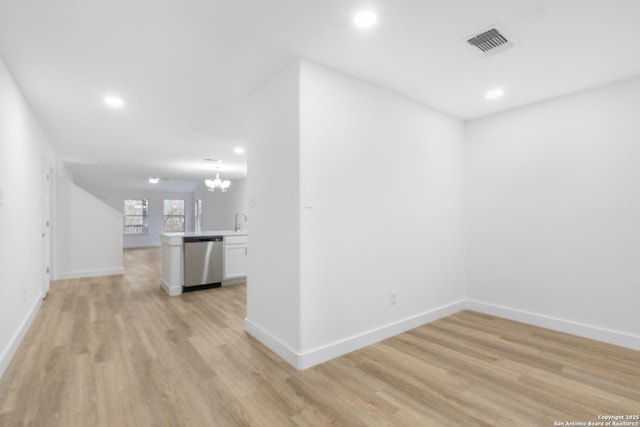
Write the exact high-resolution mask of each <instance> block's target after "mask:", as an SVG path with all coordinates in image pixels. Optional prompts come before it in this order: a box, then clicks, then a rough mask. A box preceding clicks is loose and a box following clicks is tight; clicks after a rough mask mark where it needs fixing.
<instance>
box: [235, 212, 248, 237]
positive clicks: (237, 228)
mask: <svg viewBox="0 0 640 427" xmlns="http://www.w3.org/2000/svg"><path fill="white" fill-rule="evenodd" d="M238 215H242V216H243V217H244V222H245V224H246V222H247V214H246V213H244V212H242V211H239V212H236V226H235V228H234V230H235V231H236V232H238V231H240V224H238Z"/></svg>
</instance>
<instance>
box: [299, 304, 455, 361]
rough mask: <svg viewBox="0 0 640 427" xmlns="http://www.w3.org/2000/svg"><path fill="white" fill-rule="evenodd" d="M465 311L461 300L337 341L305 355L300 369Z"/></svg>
mask: <svg viewBox="0 0 640 427" xmlns="http://www.w3.org/2000/svg"><path fill="white" fill-rule="evenodd" d="M463 309H464V301H462V300H460V301H457V302H454V303H452V304H448V305H445V306H442V307H438V308H434V309H432V310H429V311H425V312H424V313H421V314H418V315H416V316H412V317H409V318H406V319H403V320H400V321H397V322H394V323H391V324H389V325H385V326H383V327H381V328H377V329H372V330H370V331H368V332H364V333H362V334H359V335H355V336H353V337H350V338H347V339H344V340H340V341H336V342H334V343H332V344H328V345H325V346H322V347H319V348H316V349H313V350H310V351H307V352H305V353H303V354H302V355H301V356H300V357H301V364H300V365H301V367H300V368H299V369H306V368H310V367H312V366H314V365H317V364H320V363H323V362H326V361H327V360H331V359H334V358H336V357H339V356H342V355H344V354H347V353H351V352H352V351H355V350H359V349H361V348H364V347H366V346H369V345H371V344H375V343H377V342H380V341H382V340H386V339H387V338H391V337H393V336H395V335H398V334H401V333H403V332H406V331H408V330H410V329H413V328H417V327H418V326H422V325H426V324H427V323H431V322H433V321H436V320H438V319H441V318H443V317H446V316H449V315H451V314H454V313H457V312H458V311H460V310H463Z"/></svg>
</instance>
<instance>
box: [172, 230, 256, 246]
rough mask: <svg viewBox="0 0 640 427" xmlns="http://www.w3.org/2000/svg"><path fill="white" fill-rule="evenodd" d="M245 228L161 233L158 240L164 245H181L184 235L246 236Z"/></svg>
mask: <svg viewBox="0 0 640 427" xmlns="http://www.w3.org/2000/svg"><path fill="white" fill-rule="evenodd" d="M246 235H247V230H240V231H233V230H204V231H200V232H195V231H187V232H185V233H162V234H160V241H161V242H162V244H165V245H181V244H182V243H183V241H182V240H183V238H185V237H199V236H201V237H211V236H246Z"/></svg>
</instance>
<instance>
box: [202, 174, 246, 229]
mask: <svg viewBox="0 0 640 427" xmlns="http://www.w3.org/2000/svg"><path fill="white" fill-rule="evenodd" d="M222 178H223V179H224V176H223V177H222ZM246 181H247V180H246V179H238V180H235V181H231V187H229V190H227V192H226V193H220V192H215V193H213V192H211V191H209V190H207V187H206V186H205V185H204V182H203V183H201V184H200V185H198V187H197V188H196V190H195V191H194V192H193V200H196V199H201V200H202V230H233V227H234V226H235V214H236V212H238V211H243V212H245V213H246V212H247V194H246ZM239 221H240V227H241V228H242V229H246V228H247V227H248V223H247V224H245V223H244V219H243V218H239Z"/></svg>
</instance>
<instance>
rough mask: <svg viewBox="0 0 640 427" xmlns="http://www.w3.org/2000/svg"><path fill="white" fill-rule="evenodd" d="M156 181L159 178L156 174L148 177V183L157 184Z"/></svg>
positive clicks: (158, 180)
mask: <svg viewBox="0 0 640 427" xmlns="http://www.w3.org/2000/svg"><path fill="white" fill-rule="evenodd" d="M158 182H160V178H158V177H157V176H154V177H151V178H149V183H151V184H157V183H158Z"/></svg>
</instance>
